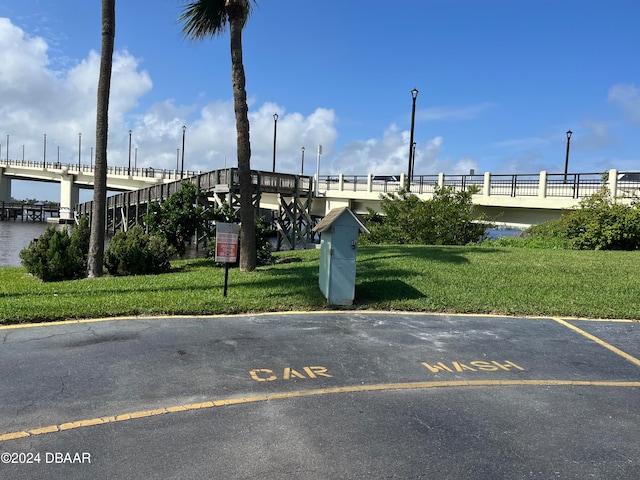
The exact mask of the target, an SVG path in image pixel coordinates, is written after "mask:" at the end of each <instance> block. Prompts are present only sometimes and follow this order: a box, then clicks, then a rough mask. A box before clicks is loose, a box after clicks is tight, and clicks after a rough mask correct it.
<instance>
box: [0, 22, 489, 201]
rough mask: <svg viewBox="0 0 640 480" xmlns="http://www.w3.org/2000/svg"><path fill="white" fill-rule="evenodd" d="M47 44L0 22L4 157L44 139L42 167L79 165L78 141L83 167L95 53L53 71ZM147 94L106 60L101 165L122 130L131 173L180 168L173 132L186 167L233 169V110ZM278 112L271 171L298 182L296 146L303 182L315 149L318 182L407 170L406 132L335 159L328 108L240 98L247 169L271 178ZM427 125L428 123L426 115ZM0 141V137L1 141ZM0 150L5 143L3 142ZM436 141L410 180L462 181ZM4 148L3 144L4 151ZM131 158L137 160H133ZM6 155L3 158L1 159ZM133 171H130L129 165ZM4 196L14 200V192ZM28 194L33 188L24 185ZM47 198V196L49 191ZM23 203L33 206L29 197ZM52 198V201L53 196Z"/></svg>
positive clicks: (143, 78)
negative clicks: (108, 78)
mask: <svg viewBox="0 0 640 480" xmlns="http://www.w3.org/2000/svg"><path fill="white" fill-rule="evenodd" d="M48 55H49V54H48V45H47V42H46V41H45V40H44V39H42V38H39V37H29V36H27V35H26V34H25V33H24V31H23V30H21V29H20V28H18V27H16V26H15V25H13V24H12V23H11V22H10V21H9V20H8V19H0V65H2V66H3V67H2V69H0V98H2V99H3V102H2V103H0V132H7V134H9V135H10V137H11V147H12V148H11V152H10V157H12V158H20V157H21V155H22V145H24V151H25V159H26V160H33V161H41V160H42V158H43V155H44V149H43V143H44V138H43V135H44V134H46V135H47V161H55V160H56V157H57V155H58V149H59V152H60V161H61V162H62V163H73V164H75V163H76V162H77V160H78V143H79V138H78V133H80V132H81V133H82V140H81V141H82V162H83V163H85V164H88V163H89V162H90V161H91V158H90V155H91V154H90V152H91V149H92V148H93V147H94V145H95V140H94V136H95V108H96V105H95V103H96V89H97V78H98V73H99V63H100V58H99V54H98V53H97V52H95V51H88V52H87V55H86V57H85V58H83V59H79V60H77V61H76V62H74V63H73V64H72V65H71V67H69V68H67V69H66V70H64V69H60V65H58V67H57V68H58V69H59V70H56V71H54V70H53V69H52V67H51V63H52V61H51V59H50V57H49V56H48ZM152 88H153V82H152V79H151V77H150V75H149V74H148V73H147V72H146V71H145V70H143V69H142V68H141V61H140V60H139V59H138V58H136V57H135V56H134V55H133V54H132V53H130V52H128V51H127V50H118V51H115V52H114V57H113V74H112V82H111V94H110V107H109V146H108V148H109V150H108V163H109V165H113V166H127V162H128V159H129V152H128V146H129V130H132V135H131V138H132V165H131V166H132V167H134V166H138V167H153V168H159V169H163V168H164V169H169V170H172V169H174V168H176V164H178V165H180V164H181V161H182V155H181V154H182V152H181V150H182V136H183V133H182V126H183V125H186V126H187V129H186V132H185V148H184V150H185V151H184V158H185V168H186V169H187V170H191V171H209V170H213V169H216V168H222V167H223V166H224V165H225V162H226V165H227V166H235V165H236V164H237V159H236V126H235V114H234V110H233V103H232V101H216V102H212V103H208V104H198V103H197V102H198V98H199V97H197V96H196V98H195V100H194V104H192V105H179V104H176V102H175V100H173V99H171V98H167V99H165V100H163V101H160V102H157V103H155V104H153V105H152V106H150V107H148V108H146V109H145V110H140V106H139V105H140V99H141V98H142V97H143V96H144V95H145V94H146V93H148V92H149V91H150V90H151V89H152ZM485 108H488V105H485V104H482V105H478V106H475V107H473V106H472V107H466V108H461V109H457V110H455V111H454V110H451V111H449V112H446V111H444V110H443V111H440V112H439V113H438V115H439V118H443V117H446V118H471V117H472V116H474V115H476V114H477V113H478V112H480V111H482V110H483V109H485ZM275 112H277V113H278V115H279V117H278V124H277V155H276V169H277V170H278V171H280V172H290V173H299V172H300V168H301V159H302V147H303V146H304V147H305V149H306V151H305V173H306V174H313V173H315V171H316V153H317V147H318V145H322V147H323V157H322V158H323V164H322V168H321V174H325V173H326V174H329V173H345V174H366V173H369V172H372V173H400V172H405V171H406V169H407V160H408V153H409V152H408V148H409V133H408V132H407V131H399V130H398V127H397V126H395V125H391V126H389V127H388V128H387V130H386V131H384V132H383V134H382V137H381V138H373V139H369V140H365V141H356V142H350V143H348V144H346V145H344V147H342V148H341V150H340V151H337V150H336V142H337V140H338V129H337V124H338V118H337V115H336V112H335V111H334V110H332V109H330V108H317V109H316V110H315V111H313V112H311V113H309V114H306V115H305V114H303V113H300V112H289V111H287V109H286V107H284V106H282V105H278V104H275V103H271V102H263V103H261V104H260V103H258V102H257V101H256V99H254V98H251V99H249V120H250V135H251V151H252V157H251V164H252V167H253V168H255V169H259V170H267V171H270V170H271V168H272V162H273V130H274V120H273V114H274V113H275ZM426 112H427V117H428V116H429V115H431V117H433V115H434V114H433V113H431V114H429V113H428V112H429V111H428V110H427V111H426ZM1 139H2V135H1V134H0V141H1ZM2 143H4V142H2ZM442 144H443V139H442V137H435V138H433V139H431V140H429V141H427V142H425V143H424V144H423V145H418V148H417V150H416V161H415V172H416V174H433V173H438V172H440V171H446V172H447V173H451V172H453V173H457V172H460V173H467V172H468V169H469V168H473V167H470V165H475V161H474V160H472V159H461V160H451V159H442V158H441V153H442ZM5 146H6V145H5ZM134 152H137V155H135V154H134ZM4 154H5V152H3V156H4ZM133 162H137V165H135V164H134V163H133ZM21 183H24V182H15V185H13V189H12V190H13V192H14V195H15V196H16V198H21V197H20V190H21V188H20V184H21ZM30 188H33V187H32V186H31V187H30ZM55 190H56V189H55V188H53V191H55ZM23 196H24V197H33V192H31V193H26V194H24V195H23ZM54 196H55V195H54Z"/></svg>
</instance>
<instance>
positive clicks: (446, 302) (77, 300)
mask: <svg viewBox="0 0 640 480" xmlns="http://www.w3.org/2000/svg"><path fill="white" fill-rule="evenodd" d="M319 255H320V254H319V251H318V250H307V251H295V252H281V253H277V254H275V256H276V258H277V257H284V256H295V257H298V259H300V260H301V261H299V262H293V263H283V264H278V265H273V266H268V267H259V268H258V269H257V270H256V271H255V272H252V273H250V274H245V273H241V272H239V271H238V270H237V269H232V270H230V272H229V291H228V296H227V297H226V298H225V297H223V295H222V290H223V281H224V269H222V268H218V267H216V266H215V265H214V263H213V262H212V261H210V260H205V259H200V260H181V261H176V262H173V263H172V271H171V273H167V274H163V275H148V276H138V277H111V276H104V277H102V278H99V279H85V280H74V281H66V282H56V283H43V282H41V281H39V280H37V279H35V278H33V277H31V276H30V275H28V274H27V273H26V271H25V270H24V269H23V268H13V267H4V268H0V323H5V324H9V323H23V322H42V321H54V320H63V319H75V318H99V317H115V316H136V315H138V316H154V315H211V314H235V313H248V312H273V311H288V310H299V311H312V310H323V309H324V310H326V309H332V308H338V309H344V308H353V309H376V310H380V309H383V310H406V311H421V312H451V313H455V312H457V313H494V314H505V315H539V316H552V315H553V316H556V315H557V316H575V317H591V318H626V319H639V318H640V268H639V267H640V253H639V252H619V251H572V250H544V249H525V248H509V247H495V246H490V247H486V246H467V247H440V246H366V247H361V248H360V249H359V251H358V261H357V278H356V300H355V303H354V305H353V307H332V306H329V305H327V302H326V300H325V298H324V297H323V296H322V294H321V292H320V290H319V288H318V269H319Z"/></svg>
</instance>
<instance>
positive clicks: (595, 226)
mask: <svg viewBox="0 0 640 480" xmlns="http://www.w3.org/2000/svg"><path fill="white" fill-rule="evenodd" d="M488 243H490V244H492V245H500V246H521V247H533V248H567V249H573V250H636V249H638V248H640V208H639V205H638V204H637V203H635V202H634V203H632V204H631V205H623V204H620V203H615V202H614V199H612V198H611V195H610V193H609V191H608V189H607V188H606V187H605V188H603V189H602V190H601V191H600V192H598V193H596V194H594V195H591V196H590V197H588V198H586V199H584V200H582V201H581V202H580V204H579V206H578V208H576V209H574V210H569V211H567V212H564V213H563V214H562V216H561V217H560V218H559V219H557V220H551V221H548V222H544V223H541V224H539V225H534V226H532V227H529V228H528V229H527V230H525V231H524V232H523V233H522V235H521V238H517V239H498V240H495V241H493V242H488Z"/></svg>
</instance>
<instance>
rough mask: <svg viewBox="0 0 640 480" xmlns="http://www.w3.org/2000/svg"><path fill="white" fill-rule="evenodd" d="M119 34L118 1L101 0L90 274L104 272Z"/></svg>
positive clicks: (95, 274) (90, 275)
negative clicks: (111, 105)
mask: <svg viewBox="0 0 640 480" xmlns="http://www.w3.org/2000/svg"><path fill="white" fill-rule="evenodd" d="M115 35H116V1H115V0H102V53H101V56H100V76H99V77H98V98H97V113H96V163H95V171H94V187H93V209H92V211H91V236H90V238H89V257H88V265H87V274H88V276H89V278H94V277H100V276H102V263H103V260H104V237H105V216H106V215H105V211H106V203H107V131H108V127H109V94H110V91H111V69H112V65H113V46H114V43H115Z"/></svg>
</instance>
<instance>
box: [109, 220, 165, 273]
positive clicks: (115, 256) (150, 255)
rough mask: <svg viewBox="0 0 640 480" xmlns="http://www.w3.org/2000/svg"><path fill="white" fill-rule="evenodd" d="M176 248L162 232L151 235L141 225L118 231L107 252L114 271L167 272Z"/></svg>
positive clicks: (110, 241) (110, 270)
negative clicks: (125, 230) (162, 235)
mask: <svg viewBox="0 0 640 480" xmlns="http://www.w3.org/2000/svg"><path fill="white" fill-rule="evenodd" d="M173 253H174V249H173V248H172V247H171V246H170V245H169V243H168V242H167V240H166V239H165V238H163V237H161V236H159V235H149V234H147V233H145V232H144V230H143V228H142V227H141V226H140V225H136V226H134V227H133V228H131V229H130V230H129V231H128V232H126V233H125V232H122V231H118V232H116V233H115V234H114V235H113V237H112V238H111V240H109V244H108V246H107V250H106V251H105V255H104V264H105V267H106V268H107V271H108V272H109V273H110V274H111V275H145V274H151V273H164V272H168V271H169V269H170V268H171V264H170V263H169V258H170V257H171V255H173Z"/></svg>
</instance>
